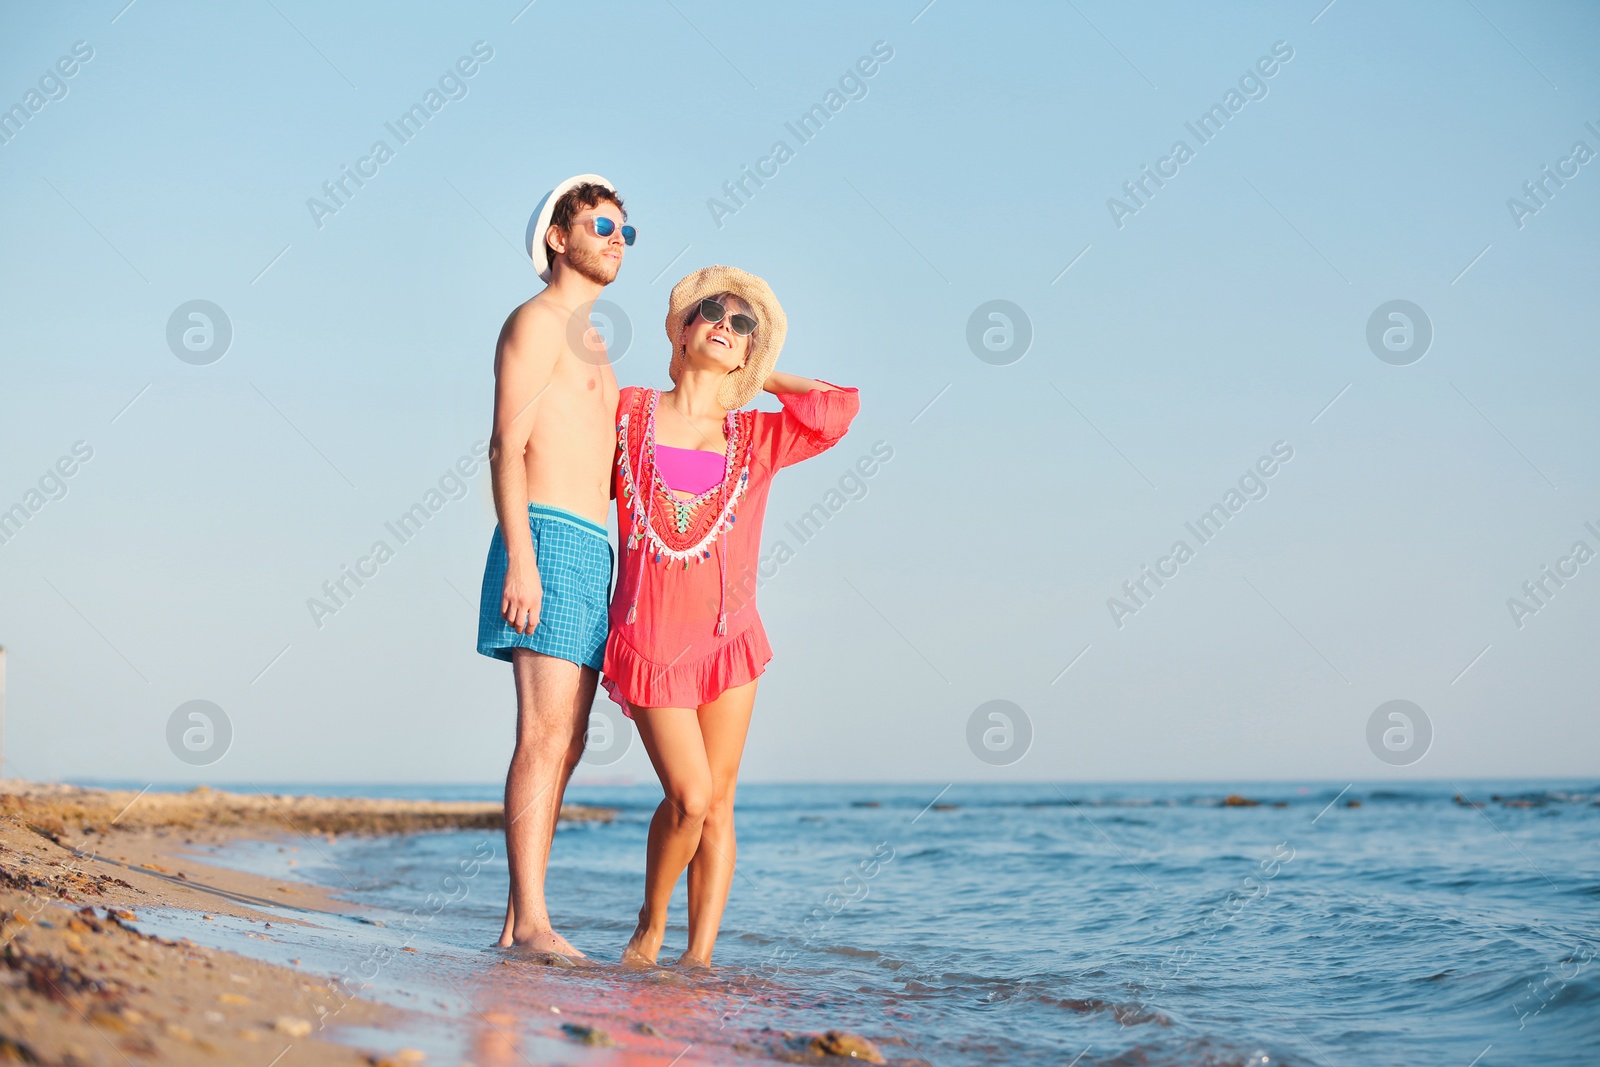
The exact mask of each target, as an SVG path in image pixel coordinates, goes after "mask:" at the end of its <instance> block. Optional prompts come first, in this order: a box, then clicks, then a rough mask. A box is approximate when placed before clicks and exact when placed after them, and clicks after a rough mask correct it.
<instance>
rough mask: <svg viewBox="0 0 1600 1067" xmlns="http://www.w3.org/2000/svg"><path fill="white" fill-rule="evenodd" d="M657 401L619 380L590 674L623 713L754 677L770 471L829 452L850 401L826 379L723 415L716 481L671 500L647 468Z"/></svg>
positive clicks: (685, 700) (694, 697)
mask: <svg viewBox="0 0 1600 1067" xmlns="http://www.w3.org/2000/svg"><path fill="white" fill-rule="evenodd" d="M825 384H828V385H832V383H831V382H828V383H825ZM660 398H661V394H660V392H658V391H657V390H654V389H640V388H637V387H634V386H629V387H627V388H625V389H623V390H622V391H621V395H620V396H619V397H618V402H617V424H618V425H617V456H616V460H615V462H614V464H613V467H612V489H613V491H614V492H615V494H616V498H617V523H618V529H619V530H620V534H619V537H618V540H619V541H620V552H619V557H618V564H617V586H616V591H615V592H614V593H613V594H612V597H611V634H610V636H609V637H608V638H607V640H606V656H605V665H604V667H603V668H602V669H601V670H602V675H603V677H602V683H603V684H604V685H605V687H606V692H608V693H609V694H611V699H612V700H614V701H616V702H617V703H618V704H620V705H622V708H623V711H624V712H625V713H627V714H629V715H631V714H632V709H631V708H630V707H629V705H630V704H633V705H637V706H639V707H646V708H662V707H672V708H694V707H698V706H700V705H701V704H705V703H708V702H709V701H711V700H714V699H716V697H717V696H718V695H720V694H721V693H722V692H723V691H724V690H727V689H731V688H732V687H734V686H737V685H743V684H745V683H746V682H749V681H751V680H753V679H755V678H757V677H759V676H760V675H761V672H762V671H763V670H764V669H765V668H766V664H767V662H768V661H769V660H770V659H772V647H771V646H770V645H769V644H768V643H767V633H766V630H765V629H764V628H763V627H762V625H761V616H760V615H759V614H758V613H757V611H756V602H755V588H756V567H757V564H758V562H759V556H760V551H761V520H762V518H763V516H764V515H765V513H766V510H767V492H768V490H769V489H770V488H771V485H772V476H773V475H774V474H776V473H777V472H778V470H780V469H781V468H783V467H787V466H789V465H790V464H791V463H799V462H800V461H801V460H803V459H809V458H810V457H812V456H815V455H817V454H818V453H819V452H823V451H825V450H827V449H829V448H832V447H833V445H834V444H836V443H837V442H838V441H839V439H840V438H842V437H843V436H844V435H845V431H846V430H848V429H849V428H850V421H851V420H852V419H854V418H855V416H856V412H857V411H858V410H859V409H860V406H861V401H860V397H859V394H858V393H857V391H856V390H855V389H845V388H840V387H834V388H832V389H813V390H811V391H810V392H807V393H780V394H778V400H779V401H780V402H781V403H782V404H783V410H782V411H781V412H767V411H756V410H753V409H745V410H743V411H730V412H729V413H728V417H727V421H726V422H725V423H724V425H723V430H724V432H725V433H726V435H727V438H728V451H727V453H726V454H725V457H724V463H725V466H724V474H723V479H722V481H721V482H720V483H719V484H717V485H715V486H713V487H711V489H709V490H707V491H706V492H705V493H703V494H701V495H700V496H698V497H696V498H694V499H693V500H679V499H677V498H676V497H674V496H673V494H672V492H671V491H670V490H669V489H668V488H667V485H666V483H665V482H664V481H663V480H662V478H661V476H660V474H659V473H658V472H657V471H656V469H655V459H654V453H655V442H654V440H653V438H654V429H655V418H654V416H655V408H656V405H657V403H659V401H660Z"/></svg>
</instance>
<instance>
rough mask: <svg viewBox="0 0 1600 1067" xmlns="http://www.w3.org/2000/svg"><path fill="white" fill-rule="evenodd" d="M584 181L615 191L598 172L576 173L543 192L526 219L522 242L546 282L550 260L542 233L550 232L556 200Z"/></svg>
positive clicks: (548, 275)
mask: <svg viewBox="0 0 1600 1067" xmlns="http://www.w3.org/2000/svg"><path fill="white" fill-rule="evenodd" d="M585 182H589V183H592V184H594V185H603V186H605V187H606V188H607V189H610V190H611V192H612V193H613V194H615V193H616V191H617V187H616V186H614V185H612V184H611V183H610V182H608V181H606V180H605V179H604V178H602V177H600V175H598V174H578V175H575V176H574V177H571V178H568V179H567V180H566V181H564V182H562V183H561V184H560V185H558V186H556V187H555V188H554V189H552V190H550V191H549V192H548V193H545V194H544V199H543V200H541V201H539V206H538V207H536V208H534V209H533V215H532V216H530V217H529V219H528V232H527V233H526V234H524V235H523V243H524V244H526V245H527V248H528V255H529V256H530V257H532V259H533V268H534V270H537V271H538V272H539V277H540V278H541V279H543V280H544V281H546V282H548V281H549V280H550V260H549V259H547V258H546V257H545V252H544V235H545V234H547V233H549V232H550V217H551V216H552V215H554V214H555V212H556V201H557V200H560V199H561V198H562V197H563V196H565V195H566V193H567V190H569V189H571V188H573V187H574V186H578V185H582V184H584V183H585Z"/></svg>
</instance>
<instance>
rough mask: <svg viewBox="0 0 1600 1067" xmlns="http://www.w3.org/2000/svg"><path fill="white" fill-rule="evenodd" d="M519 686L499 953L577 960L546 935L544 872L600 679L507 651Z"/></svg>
mask: <svg viewBox="0 0 1600 1067" xmlns="http://www.w3.org/2000/svg"><path fill="white" fill-rule="evenodd" d="M511 668H512V675H513V677H514V678H515V680H516V686H517V745H516V749H515V751H514V752H512V754H511V769H510V770H509V772H507V774H506V801H505V805H506V860H507V864H508V866H509V867H510V869H511V893H510V900H509V902H508V905H507V908H506V924H505V929H504V930H503V931H502V932H501V935H500V944H501V946H502V947H509V946H511V945H513V944H515V945H518V946H520V947H525V948H535V949H540V950H542V951H546V952H559V953H561V954H562V955H564V956H582V955H583V954H582V953H581V952H578V951H577V950H576V949H574V948H573V947H572V945H571V944H569V943H568V942H567V940H566V939H565V938H563V937H562V936H561V935H560V934H557V933H556V932H555V931H554V930H552V929H551V928H550V914H549V912H548V911H547V910H546V908H545V899H544V880H545V871H546V869H547V868H548V867H549V863H550V843H551V841H552V840H553V839H554V838H555V831H556V820H557V819H558V818H559V817H560V815H561V798H562V797H563V796H564V795H565V793H566V790H567V781H568V780H569V779H570V778H571V777H572V771H573V769H574V768H575V767H577V765H578V760H579V758H580V757H581V756H582V755H583V738H584V732H585V731H586V730H587V728H588V723H589V707H590V705H591V704H593V703H594V694H595V686H596V684H597V683H598V681H599V677H600V676H599V673H598V672H596V671H595V670H593V669H592V668H589V667H579V666H578V665H577V664H576V663H570V662H568V661H567V660H564V659H557V658H555V657H554V656H546V655H544V654H543V653H539V652H534V651H532V650H531V649H525V648H516V649H512V652H511Z"/></svg>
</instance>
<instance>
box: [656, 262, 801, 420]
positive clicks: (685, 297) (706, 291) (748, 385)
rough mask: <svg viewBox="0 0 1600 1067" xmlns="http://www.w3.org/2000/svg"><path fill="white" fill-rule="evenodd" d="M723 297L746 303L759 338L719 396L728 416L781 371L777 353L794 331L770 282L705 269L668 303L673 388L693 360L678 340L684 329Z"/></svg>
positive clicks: (679, 288)
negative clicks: (710, 300) (709, 302)
mask: <svg viewBox="0 0 1600 1067" xmlns="http://www.w3.org/2000/svg"><path fill="white" fill-rule="evenodd" d="M718 293H733V294H735V295H736V296H740V297H743V298H744V301H745V303H747V304H749V305H750V307H751V308H752V309H753V310H754V311H755V318H756V322H757V324H758V325H757V326H756V332H755V333H753V334H751V335H750V348H749V351H748V353H747V355H746V357H745V361H744V367H743V368H741V369H740V370H736V371H732V372H730V373H729V374H728V377H727V378H726V379H724V380H723V382H722V387H721V388H720V389H718V390H717V403H719V404H721V405H722V406H723V407H724V408H726V409H727V410H729V411H737V410H738V409H739V408H742V407H744V406H745V405H746V404H748V403H750V401H752V400H754V399H755V397H756V394H757V393H759V392H761V386H762V385H764V384H765V383H766V380H767V376H768V375H769V374H771V373H772V368H773V367H774V366H776V365H777V362H778V352H779V350H781V349H782V348H783V337H784V334H785V333H787V332H788V330H789V320H788V319H787V318H785V317H784V314H783V305H781V304H779V303H778V298H777V297H776V296H774V295H772V289H771V288H770V287H769V286H768V285H767V283H766V282H764V281H762V280H761V279H760V278H757V277H756V276H755V275H754V274H750V273H748V272H747V271H742V270H740V269H739V268H738V267H702V268H701V269H700V270H697V271H695V272H694V273H693V274H690V275H688V276H687V277H685V278H684V279H683V280H682V281H680V282H679V283H678V284H677V285H674V286H673V287H672V295H671V296H669V297H668V298H667V340H668V341H669V342H671V344H672V364H671V366H670V367H668V369H667V373H668V374H670V375H671V376H672V380H673V382H674V383H676V382H677V381H678V378H679V377H680V376H681V375H682V374H683V366H684V363H685V361H686V360H687V359H688V354H687V353H686V352H685V351H684V347H683V344H682V342H681V341H679V337H681V336H682V334H683V324H684V323H685V322H687V321H688V320H689V315H690V313H691V312H692V311H694V310H695V309H697V308H698V307H699V306H700V301H702V300H704V299H705V298H706V297H708V296H716V295H717V294H718Z"/></svg>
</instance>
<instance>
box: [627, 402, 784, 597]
mask: <svg viewBox="0 0 1600 1067" xmlns="http://www.w3.org/2000/svg"><path fill="white" fill-rule="evenodd" d="M660 400H661V391H660V390H658V389H650V390H647V391H643V399H642V402H641V400H639V399H637V398H636V399H635V401H634V403H633V404H632V405H630V407H631V410H630V411H627V412H624V413H623V415H622V416H621V418H620V419H619V420H618V425H617V444H618V448H619V455H620V461H619V466H620V468H621V471H622V493H623V499H624V500H625V501H626V502H627V503H628V504H629V506H630V508H631V510H632V516H633V521H632V524H631V529H630V532H629V534H628V547H629V548H630V549H632V548H637V547H638V546H640V545H641V544H647V545H648V552H649V555H650V556H651V557H653V559H654V561H655V562H658V563H659V562H661V561H662V560H666V561H669V562H676V563H682V564H683V565H684V566H685V567H687V566H688V565H689V560H690V559H693V560H695V561H696V562H702V561H704V560H706V559H709V558H710V557H711V546H712V545H713V544H714V543H715V542H716V540H717V538H718V537H720V536H722V534H723V533H724V532H726V531H727V529H728V528H729V527H730V526H732V525H733V524H734V522H736V521H737V515H736V514H735V506H736V505H737V504H738V502H739V500H740V499H741V498H742V497H743V496H744V492H745V489H746V488H747V487H748V485H749V482H750V436H751V431H752V428H753V427H752V423H753V414H754V413H753V412H749V411H743V412H733V411H730V412H728V415H727V418H726V421H725V422H724V424H723V432H724V435H725V436H726V437H727V441H728V447H727V451H726V452H725V453H724V461H723V476H722V481H721V482H719V483H718V484H716V485H714V486H712V487H711V488H710V489H707V490H706V491H705V492H704V493H701V494H699V495H698V496H696V497H693V498H691V499H688V500H681V499H679V498H678V496H677V494H676V493H674V492H673V491H672V488H671V487H670V486H668V485H667V483H666V481H665V480H664V479H663V478H662V477H661V475H660V472H659V471H658V470H657V469H656V462H655V415H656V407H657V405H658V404H659V403H660ZM630 428H637V432H636V433H635V437H637V441H630V440H629V430H630ZM645 479H648V481H649V484H650V492H649V493H648V494H643V493H641V490H640V482H641V481H643V480H645ZM657 499H659V500H660V501H661V503H662V505H663V506H664V507H670V509H671V510H670V512H669V513H668V514H669V515H670V519H669V524H668V528H667V529H666V530H661V529H658V527H657V523H656V521H655V516H654V514H653V512H654V510H655V509H654V507H652V506H651V505H653V504H654V502H655V501H656V500H657Z"/></svg>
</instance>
